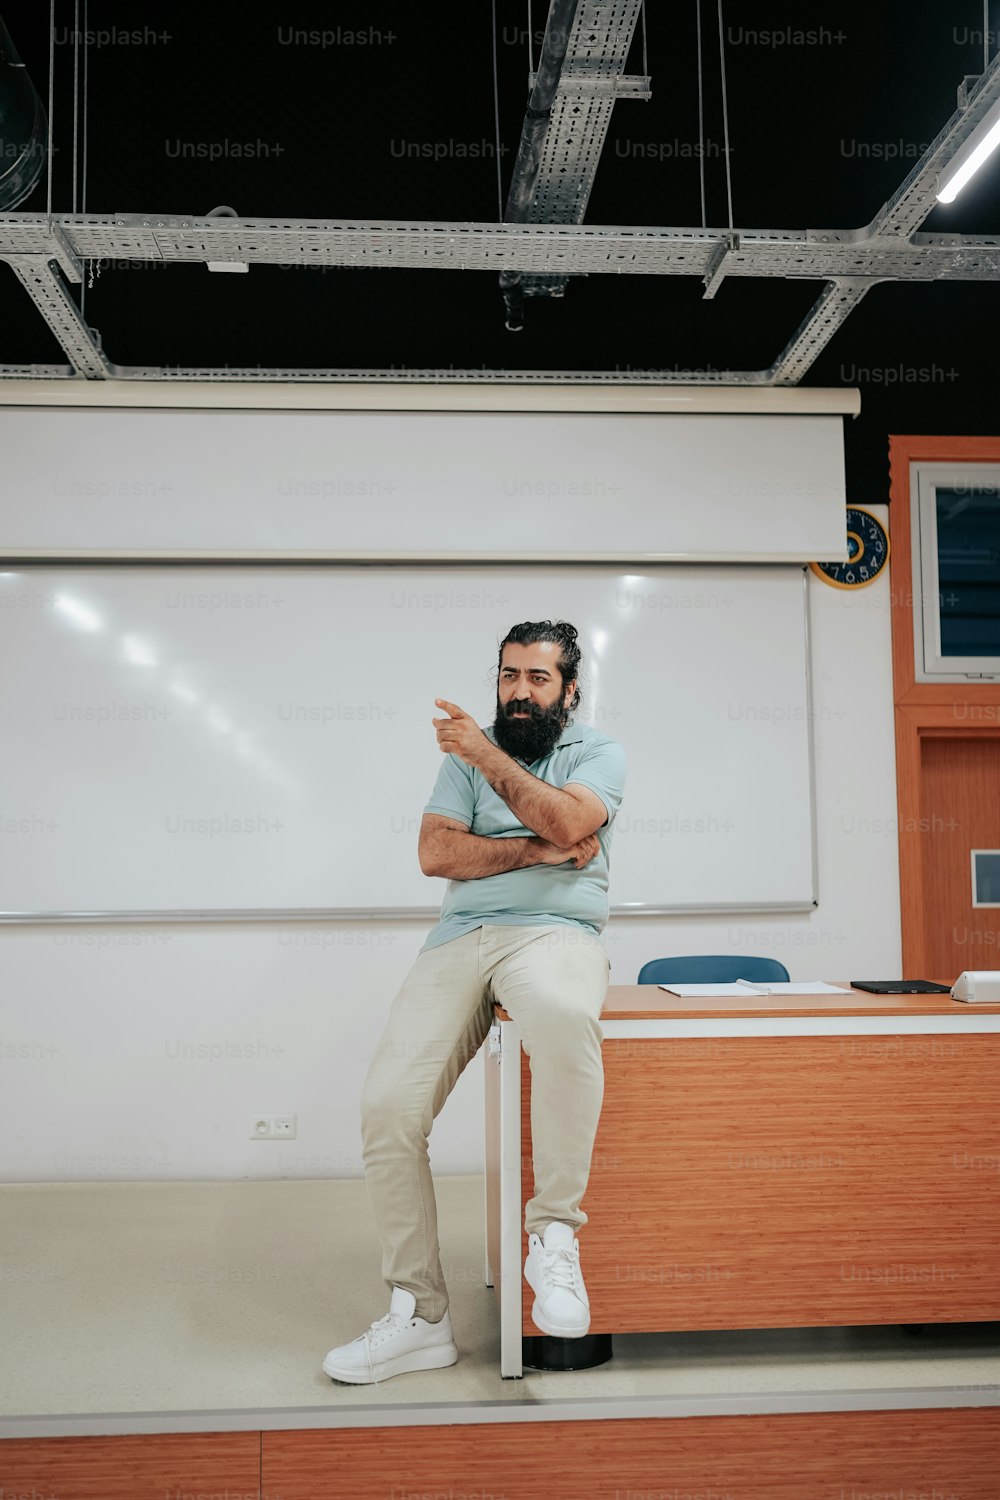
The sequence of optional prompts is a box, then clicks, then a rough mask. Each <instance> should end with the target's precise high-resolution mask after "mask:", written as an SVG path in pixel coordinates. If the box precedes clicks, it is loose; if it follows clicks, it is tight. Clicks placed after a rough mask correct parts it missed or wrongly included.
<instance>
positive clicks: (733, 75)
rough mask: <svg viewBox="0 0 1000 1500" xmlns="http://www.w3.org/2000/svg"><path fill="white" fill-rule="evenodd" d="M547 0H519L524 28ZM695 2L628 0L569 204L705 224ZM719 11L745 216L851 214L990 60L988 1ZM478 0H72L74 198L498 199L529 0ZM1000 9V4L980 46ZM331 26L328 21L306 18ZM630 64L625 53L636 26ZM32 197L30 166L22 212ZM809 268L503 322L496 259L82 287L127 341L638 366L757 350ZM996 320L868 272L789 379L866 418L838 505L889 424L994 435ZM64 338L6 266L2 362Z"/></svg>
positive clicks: (69, 86)
mask: <svg viewBox="0 0 1000 1500" xmlns="http://www.w3.org/2000/svg"><path fill="white" fill-rule="evenodd" d="M701 6H702V26H703V38H704V49H705V71H704V88H705V139H706V143H707V144H706V151H705V157H704V163H705V173H706V186H707V207H708V213H707V217H708V223H709V224H710V225H712V226H718V225H724V224H725V223H726V222H727V204H726V189H725V165H724V157H723V155H722V143H723V132H722V116H721V108H720V86H719V85H720V80H719V64H718V12H717V6H716V5H714V4H710V3H709V0H701ZM546 8H547V7H546V4H545V0H535V4H534V16H533V20H532V27H533V29H534V30H535V32H536V33H537V34H539V35H540V32H541V29H542V27H543V26H544V21H545V14H546ZM77 13H78V15H79V24H80V25H81V27H82V25H83V23H84V14H85V5H84V0H79V3H78V4H75V3H74V0H56V37H57V42H58V44H57V46H56V48H55V70H56V95H55V101H56V102H55V111H54V136H55V143H56V147H57V149H56V152H55V154H54V158H53V161H54V166H53V175H54V186H53V208H54V209H55V210H56V211H60V212H68V211H70V210H71V208H72V191H73V188H72V155H73V151H72V109H73V47H72V44H71V34H72V30H73V26H74V17H75V14H77ZM0 15H2V17H3V20H4V22H5V24H6V26H7V29H8V31H9V32H10V34H11V37H12V39H13V41H14V43H15V45H16V47H17V48H18V50H19V52H20V55H21V58H22V61H23V62H24V63H25V65H26V67H27V69H28V71H29V73H30V75H31V77H32V79H33V81H34V83H35V86H36V88H37V89H38V92H39V94H40V95H41V96H42V98H43V100H47V95H48V70H49V39H48V38H49V5H48V4H47V3H45V0H0ZM695 15H696V9H695V3H694V0H683V3H679V4H676V5H671V4H666V3H663V0H660V3H655V0H654V3H649V4H648V18H647V39H648V69H649V73H650V74H651V76H652V89H653V98H652V100H650V101H649V102H642V101H637V100H623V101H619V102H618V103H617V104H616V105H615V108H614V112H613V115H612V121H611V129H610V132H609V135H608V139H607V143H606V145H605V148H604V153H603V156H602V158H601V163H600V166H599V168H598V172H597V179H596V184H595V188H594V192H593V194H592V197H591V200H590V206H589V209H588V213H587V219H588V222H591V223H601V224H620V225H650V226H653V225H657V226H674V227H677V226H686V225H698V224H700V223H701V204H700V189H699V147H698V140H699V137H698V87H697V67H696V39H695ZM723 15H724V27H725V34H726V74H727V84H728V98H729V133H730V148H731V154H730V162H731V172H732V193H733V221H734V224H735V227H736V228H737V229H740V228H742V229H770V228H809V229H822V228H827V227H829V228H852V227H858V226H861V225H863V224H865V223H867V222H868V221H869V220H870V219H871V218H872V216H873V215H874V214H875V212H876V211H877V210H878V208H879V207H880V206H881V204H882V203H883V202H884V201H885V200H886V199H887V198H888V197H889V196H890V195H891V194H892V192H893V191H894V189H895V188H896V187H897V186H898V184H899V183H900V181H901V180H902V179H903V177H905V175H906V174H907V172H908V171H909V170H910V168H911V167H912V166H913V164H914V162H915V160H916V159H917V158H918V157H919V155H920V154H921V153H922V150H923V148H924V146H926V144H927V143H928V142H929V141H931V140H932V139H933V137H934V136H935V135H936V134H937V132H938V131H939V130H940V128H941V126H942V125H943V124H944V123H945V121H946V120H947V119H948V117H949V116H950V115H951V113H952V111H953V110H954V108H955V91H956V88H957V86H958V84H959V83H960V82H961V80H962V78H963V76H964V75H966V74H976V73H978V72H980V71H981V70H982V67H983V43H982V32H983V7H982V3H981V0H935V3H931V4H924V5H914V4H913V3H912V0H911V3H904V0H887V3H873V0H869V3H866V4H861V3H858V0H846V3H845V0H829V4H827V5H823V4H811V5H809V6H804V5H803V4H802V3H801V0H799V3H797V4H794V3H785V4H770V5H767V4H753V3H744V4H738V3H735V0H723ZM495 16H496V18H495V27H494V25H493V16H492V11H491V4H490V3H489V0H476V3H472V4H470V3H469V0H465V3H459V0H439V3H438V4H436V5H434V6H433V7H422V6H417V5H415V4H413V3H410V4H406V5H402V4H375V3H373V4H370V5H367V6H365V5H361V4H359V3H354V4H349V3H347V0H343V3H340V4H338V5H336V6H330V5H329V4H326V5H324V4H320V3H315V0H294V3H290V4H289V3H282V4H266V3H264V4H257V5H253V6H248V5H246V4H235V3H232V0H214V3H212V4H203V5H200V6H195V5H192V4H180V3H169V4H156V3H152V0H130V3H129V4H128V5H123V4H121V3H120V0H119V3H118V4H117V5H113V4H111V3H109V0H88V3H87V5H86V20H87V25H88V28H89V31H90V32H91V33H92V40H91V44H90V46H89V48H88V99H89V109H88V120H89V123H88V180H87V195H86V207H87V210H88V211H91V212H97V213H110V212H122V211H124V212H128V213H149V214H160V215H163V214H179V215H190V214H204V213H207V212H208V210H210V209H212V208H214V207H216V206H217V205H220V204H228V205H230V206H231V207H233V208H235V209H236V210H237V212H238V213H239V214H240V215H241V216H244V217H273V216H277V217H293V218H307V217H319V218H325V219H355V220H356V219H359V218H365V219H420V220H457V221H469V220H485V221H496V220H497V218H498V217H499V211H498V202H497V173H496V156H495V154H494V151H495V146H494V143H495V138H496V137H495V131H496V125H495V119H494V93H493V38H494V35H495V39H496V58H497V72H498V79H499V118H500V140H501V147H502V151H501V155H500V162H501V173H502V177H503V187H504V192H505V191H506V185H507V182H508V180H509V176H510V170H511V166H512V163H513V159H514V155H515V152H516V147H517V141H518V137H519V134H520V126H521V120H522V116H523V112H524V105H525V101H526V94H527V71H528V43H527V36H526V32H527V30H528V8H527V3H526V0H516V3H511V0H496V4H495ZM998 24H1000V0H996V3H994V5H993V7H992V14H991V19H990V20H989V22H988V25H987V35H988V41H989V46H990V56H991V57H992V56H993V55H994V54H995V53H996V50H997V45H996V35H995V30H996V27H997V25H998ZM338 29H339V30H338ZM324 30H325V31H326V32H327V33H330V32H333V37H332V38H331V37H330V36H329V35H328V37H327V40H326V43H325V44H324V43H323V41H321V40H320V39H317V40H315V41H311V40H309V39H308V33H311V32H312V33H322V32H323V31H324ZM991 31H992V35H991V34H990V33H991ZM304 34H305V35H304ZM537 54H538V41H537V36H536V43H535V56H536V60H537ZM81 66H82V62H81ZM628 71H629V72H632V73H637V72H641V71H642V50H641V29H640V31H639V32H638V33H637V39H636V44H635V46H634V47H633V52H632V56H631V58H630V60H629V67H628ZM80 82H81V88H82V75H81V80H80ZM80 152H82V139H81V143H80ZM213 152H214V154H215V156H216V159H215V160H211V159H209V157H210V154H211V153H213ZM434 152H436V153H437V156H438V159H437V160H434V159H428V154H429V153H434ZM220 153H224V154H220ZM416 153H420V154H419V155H418V154H416ZM998 189H1000V153H998V154H997V157H996V158H995V159H994V161H993V162H992V163H991V164H990V165H989V167H988V168H987V169H985V170H984V171H983V172H982V173H981V174H980V177H979V178H978V179H977V180H976V182H975V183H974V184H972V185H971V186H970V187H969V188H968V189H967V190H966V191H965V192H964V193H963V194H962V195H961V196H960V198H959V199H958V200H957V202H956V203H955V204H954V205H952V206H951V207H949V208H947V209H945V208H938V209H936V210H935V211H934V213H933V214H932V215H931V217H930V218H929V219H928V220H927V221H925V223H924V224H923V225H922V226H921V228H922V229H923V230H925V231H929V230H942V231H948V232H953V233H966V234H980V233H990V234H992V233H996V232H998V231H1000V201H998V198H1000V194H998ZM77 206H78V209H82V207H83V204H82V201H81V199H80V189H79V187H78V205H77ZM45 207H46V184H45V180H44V178H43V180H42V182H41V183H40V185H39V186H38V188H36V190H35V192H34V193H33V194H32V196H31V197H30V198H29V199H27V200H26V201H25V202H23V203H22V204H20V205H19V208H18V212H21V213H39V212H44V211H45ZM820 290H821V284H819V283H816V282H792V281H778V280H759V281H748V280H728V281H725V282H724V283H723V284H722V286H721V288H720V289H719V292H718V294H717V295H716V297H715V299H714V300H711V301H705V300H703V298H702V287H701V285H700V282H698V281H697V280H696V279H693V278H691V279H689V278H684V279H681V278H677V277H649V276H620V277H618V276H592V277H577V278H574V279H573V280H572V281H571V282H570V285H569V287H568V290H567V294H566V296H565V298H563V299H551V300H550V299H542V298H533V299H530V300H528V301H527V302H526V314H527V322H526V327H525V329H524V331H523V332H521V333H510V332H508V331H507V330H505V328H504V317H503V302H502V299H501V297H500V294H499V290H498V287H497V281H496V277H495V275H493V274H492V273H491V274H487V273H482V272H467V273H456V272H441V271H417V270H380V271H369V270H354V269H335V270H323V269H303V268H299V267H289V268H279V267H271V266H269V267H262V266H253V267H251V270H250V272H249V273H248V274H246V275H218V274H212V273H210V272H209V271H208V270H207V269H206V268H205V267H204V266H201V265H183V266H178V265H172V266H163V265H160V266H152V265H143V266H139V265H137V264H133V265H131V266H121V265H119V266H109V265H107V264H105V265H104V266H103V267H102V268H101V272H100V276H99V277H98V278H97V279H96V280H95V283H94V286H93V287H92V288H90V289H88V290H87V292H86V305H85V311H86V319H87V322H88V323H90V324H91V325H92V326H94V327H96V328H97V329H99V330H100V334H101V337H102V342H103V346H104V349H105V351H106V353H107V354H108V356H109V358H110V359H112V360H114V361H115V362H117V363H119V364H126V365H129V364H143V365H216V366H224V365H226V364H229V365H234V366H248V365H249V366H253V365H258V364H259V365H261V366H265V367H267V366H276V365H282V366H289V365H292V366H306V367H308V366H348V367H355V366H361V367H378V368H383V369H396V370H399V371H400V373H401V375H405V372H406V370H407V369H408V368H410V369H412V368H421V369H423V368H428V367H431V368H441V367H445V368H452V367H457V368H459V369H470V368H471V369H482V368H484V367H485V368H488V369H492V370H503V369H520V370H530V369H543V370H576V371H586V370H615V369H619V368H631V369H636V368H641V369H643V370H649V371H651V372H655V371H657V370H664V369H670V370H673V369H677V368H680V369H689V368H699V369H704V368H705V367H712V368H722V369H726V368H728V369H751V368H759V367H762V366H766V365H768V364H770V363H771V361H772V360H773V359H774V358H775V356H776V355H777V354H778V353H779V351H780V350H781V349H782V347H783V346H784V345H785V343H786V342H787V341H788V339H789V338H790V337H791V336H792V334H793V333H794V331H795V329H796V327H797V325H798V323H799V322H800V320H801V318H802V317H803V316H804V314H805V313H806V311H807V310H808V308H809V307H810V306H811V305H812V303H813V302H814V301H815V298H816V297H817V295H818V294H819V292H820ZM998 323H1000V284H998V283H995V282H990V283H979V284H976V283H964V284H955V283H952V284H945V283H939V284H936V285H935V284H917V283H901V284H893V285H882V286H876V287H874V288H873V289H872V290H871V291H870V292H869V293H868V295H867V297H866V298H865V299H864V301H863V302H862V303H861V305H860V307H859V308H858V309H857V311H855V312H854V313H853V314H852V315H851V317H850V319H849V321H848V322H847V324H846V325H845V327H844V328H843V329H841V330H840V331H839V332H838V333H837V334H836V335H835V337H834V338H833V340H832V342H831V343H830V344H829V345H828V347H827V348H826V350H825V351H824V353H823V354H822V355H821V356H820V358H819V359H818V360H817V361H816V363H815V364H814V365H813V366H812V367H811V369H810V371H809V373H808V375H807V377H806V380H805V382H804V383H805V384H809V385H833V386H838V385H857V386H859V387H860V389H861V396H862V416H861V418H859V419H858V420H857V421H853V422H852V421H848V422H847V423H846V428H847V440H848V458H849V479H850V481H851V485H852V489H853V494H852V498H853V499H854V500H855V501H857V502H858V503H861V502H862V501H864V500H867V501H868V502H877V501H879V500H883V499H885V498H887V497H886V494H885V485H886V478H885V450H886V436H887V434H888V433H889V432H890V431H896V432H937V431H939V432H996V431H997V420H996V407H997V394H998V392H997V386H998V381H997V376H996V339H995V332H996V329H997V327H998ZM64 361H65V356H64V355H62V353H61V352H60V350H59V349H58V346H57V345H56V344H55V342H54V340H53V339H52V337H51V335H50V334H49V333H48V330H47V329H46V327H45V325H44V323H43V322H42V320H41V318H40V316H39V315H38V314H37V312H36V311H35V309H34V307H33V306H32V305H31V303H30V302H29V300H28V298H27V296H26V294H25V293H24V291H23V290H22V288H21V287H20V286H19V285H18V283H17V282H16V281H15V279H14V277H13V273H12V272H11V271H10V269H9V267H6V266H2V267H0V363H7V364H10V363H23V362H38V363H50V362H55V363H63V362H64Z"/></svg>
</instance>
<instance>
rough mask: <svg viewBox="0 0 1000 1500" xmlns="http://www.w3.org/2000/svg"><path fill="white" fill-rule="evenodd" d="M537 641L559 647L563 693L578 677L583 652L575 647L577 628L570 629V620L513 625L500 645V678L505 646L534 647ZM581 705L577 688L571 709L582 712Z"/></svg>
mask: <svg viewBox="0 0 1000 1500" xmlns="http://www.w3.org/2000/svg"><path fill="white" fill-rule="evenodd" d="M536 641H555V642H556V643H557V644H558V645H559V646H560V648H561V649H560V652H559V661H558V663H557V665H558V667H559V672H560V675H561V677H562V683H563V692H565V690H566V684H567V683H568V682H572V681H573V679H574V678H575V677H578V675H579V670H580V648H579V646H578V645H577V644H576V626H575V625H571V624H570V623H569V621H568V620H555V621H552V620H525V621H523V623H522V624H520V625H512V626H511V628H510V630H508V632H507V634H506V635H505V636H504V638H503V640H502V641H501V642H500V655H499V656H498V657H497V673H498V675H499V672H500V668H501V667H502V666H503V648H504V646H507V645H511V646H533V645H534V644H535V642H536ZM580 701H581V700H580V689H579V686H578V687H577V689H576V692H575V693H574V695H573V698H572V699H571V701H570V703H569V704H568V708H569V709H574V708H579V706H580Z"/></svg>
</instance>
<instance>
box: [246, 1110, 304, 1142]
mask: <svg viewBox="0 0 1000 1500" xmlns="http://www.w3.org/2000/svg"><path fill="white" fill-rule="evenodd" d="M296 1119H297V1116H295V1115H254V1119H253V1128H252V1129H251V1131H250V1138H251V1140H254V1141H293V1140H294V1139H295V1137H296V1134H297V1131H296Z"/></svg>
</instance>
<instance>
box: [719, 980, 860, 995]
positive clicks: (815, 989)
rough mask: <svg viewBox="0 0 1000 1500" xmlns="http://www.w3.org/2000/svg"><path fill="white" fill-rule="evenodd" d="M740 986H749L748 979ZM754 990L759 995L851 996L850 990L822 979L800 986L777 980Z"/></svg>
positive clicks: (758, 985)
mask: <svg viewBox="0 0 1000 1500" xmlns="http://www.w3.org/2000/svg"><path fill="white" fill-rule="evenodd" d="M737 983H738V984H749V983H750V981H749V980H748V979H740V980H738V981H737ZM753 989H754V990H755V991H756V993H757V994H759V995H849V994H850V993H851V991H850V990H845V989H844V988H843V986H842V985H839V984H825V983H824V982H823V980H822V979H804V980H802V981H801V982H800V983H799V984H796V983H795V981H794V980H790V981H789V980H777V981H775V983H774V984H763V983H759V982H758V983H756V984H754V985H753Z"/></svg>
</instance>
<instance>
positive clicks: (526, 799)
mask: <svg viewBox="0 0 1000 1500" xmlns="http://www.w3.org/2000/svg"><path fill="white" fill-rule="evenodd" d="M476 764H477V766H478V768H479V770H480V772H481V773H482V775H483V776H485V778H486V780H487V781H488V782H489V784H490V786H491V787H492V788H493V790H494V791H495V792H496V794H497V796H498V797H500V798H502V799H503V801H504V802H506V804H507V806H508V807H509V808H510V810H511V812H513V813H516V814H517V816H518V817H519V818H520V820H521V822H522V823H523V824H524V826H525V828H530V829H532V830H533V831H534V832H535V833H537V834H538V836H539V838H542V839H548V840H549V841H550V842H551V843H553V844H558V845H559V847H560V848H561V849H562V848H566V847H568V845H569V844H571V843H572V842H573V839H572V837H571V836H570V835H569V834H568V833H567V823H566V820H567V818H571V817H573V816H574V815H576V816H579V811H580V808H579V804H578V803H577V802H576V801H575V800H574V798H572V797H571V796H570V794H569V793H568V792H564V791H561V790H560V789H559V787H556V786H549V784H548V782H547V781H540V780H539V779H538V777H537V776H532V774H531V772H530V771H526V770H525V769H524V767H523V766H519V765H518V763H517V761H516V760H512V759H511V757H510V756H509V755H506V754H505V753H504V752H503V751H502V750H501V749H500V748H499V747H498V746H495V745H491V746H490V748H489V751H488V753H487V754H486V755H485V756H484V757H483V759H482V760H477V762H476Z"/></svg>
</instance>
